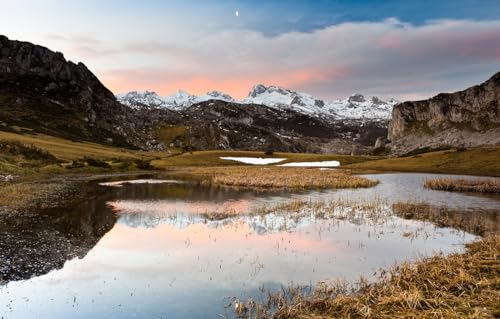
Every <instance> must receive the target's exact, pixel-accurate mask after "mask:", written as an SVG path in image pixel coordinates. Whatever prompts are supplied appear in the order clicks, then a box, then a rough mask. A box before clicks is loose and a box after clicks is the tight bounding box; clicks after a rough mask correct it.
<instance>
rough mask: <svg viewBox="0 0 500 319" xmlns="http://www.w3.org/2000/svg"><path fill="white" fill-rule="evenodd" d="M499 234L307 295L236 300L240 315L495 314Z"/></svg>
mask: <svg viewBox="0 0 500 319" xmlns="http://www.w3.org/2000/svg"><path fill="white" fill-rule="evenodd" d="M499 248H500V236H499V235H498V234H497V235H491V236H488V237H486V238H484V239H483V240H481V241H478V242H475V243H472V244H469V245H467V250H466V252H465V253H463V254H452V255H450V256H447V257H444V256H440V255H438V256H434V257H430V258H425V259H422V260H420V261H418V262H414V263H408V262H405V263H402V264H400V265H398V266H395V267H392V268H390V269H389V270H387V271H382V272H381V273H380V274H379V279H378V280H377V281H376V282H375V283H372V284H370V283H368V281H367V280H366V279H364V278H363V277H361V278H360V280H359V282H358V283H357V284H356V285H355V286H350V285H348V284H347V283H346V282H345V281H338V282H336V283H334V284H328V285H327V284H323V285H320V286H319V287H317V288H316V289H315V290H314V291H313V293H312V294H311V295H306V294H305V293H304V291H303V289H300V288H290V289H287V290H284V291H283V292H281V293H278V294H272V293H271V294H270V295H269V297H268V300H267V302H265V303H261V304H257V303H255V302H253V301H249V302H245V303H241V302H240V301H235V302H234V306H235V310H236V313H237V315H239V316H240V317H242V318H388V319H389V318H498V316H499V315H500V304H499V302H498V300H500V292H499V284H500V260H499Z"/></svg>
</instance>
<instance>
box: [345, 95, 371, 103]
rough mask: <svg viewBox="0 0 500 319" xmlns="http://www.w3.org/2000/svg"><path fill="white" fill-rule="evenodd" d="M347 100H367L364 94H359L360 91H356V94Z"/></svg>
mask: <svg viewBox="0 0 500 319" xmlns="http://www.w3.org/2000/svg"><path fill="white" fill-rule="evenodd" d="M347 100H348V101H349V102H358V103H360V102H365V101H366V99H365V96H364V95H363V94H359V93H355V94H353V95H351V96H350V97H349V98H348V99H347Z"/></svg>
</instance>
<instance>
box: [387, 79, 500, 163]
mask: <svg viewBox="0 0 500 319" xmlns="http://www.w3.org/2000/svg"><path fill="white" fill-rule="evenodd" d="M388 138H389V140H390V141H391V142H392V150H393V152H394V153H396V154H401V153H405V152H409V151H411V150H414V149H418V148H424V147H428V148H441V147H462V146H464V147H474V146H481V145H500V72H499V73H496V74H495V75H493V76H492V77H491V78H490V79H489V80H487V81H486V82H484V83H483V84H481V85H477V86H473V87H470V88H468V89H466V90H463V91H460V92H455V93H441V94H438V95H436V96H435V97H433V98H430V99H428V100H423V101H415V102H404V103H400V104H397V105H396V106H395V107H394V109H393V112H392V121H391V123H390V125H389V134H388Z"/></svg>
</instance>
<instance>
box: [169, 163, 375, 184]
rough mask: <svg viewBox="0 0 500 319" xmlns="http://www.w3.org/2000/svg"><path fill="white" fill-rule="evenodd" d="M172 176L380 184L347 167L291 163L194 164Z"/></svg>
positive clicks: (258, 181)
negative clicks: (294, 164) (287, 164)
mask: <svg viewBox="0 0 500 319" xmlns="http://www.w3.org/2000/svg"><path fill="white" fill-rule="evenodd" d="M167 175H168V176H169V177H171V178H186V179H194V180H199V181H201V182H202V183H205V184H211V185H224V186H235V187H249V188H262V189H269V188H274V189H276V188H287V189H308V188H316V189H322V188H365V187H372V186H375V185H377V184H378V182H377V181H373V180H369V179H367V178H364V177H361V176H355V175H351V174H350V173H349V172H347V171H343V170H319V169H310V168H291V167H254V166H231V167H210V168H203V167H192V168H187V169H184V170H179V169H177V170H175V171H173V172H170V173H168V174H167Z"/></svg>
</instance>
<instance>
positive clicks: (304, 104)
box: [243, 84, 397, 119]
mask: <svg viewBox="0 0 500 319" xmlns="http://www.w3.org/2000/svg"><path fill="white" fill-rule="evenodd" d="M243 103H254V104H263V105H266V106H269V107H272V108H276V109H283V108H287V109H292V110H295V111H297V112H300V113H305V114H309V115H313V116H320V117H324V116H330V117H331V116H333V117H337V118H339V117H340V118H367V119H389V118H390V117H391V113H392V108H393V106H394V105H395V104H396V103H397V101H396V100H395V99H390V100H388V101H383V100H381V99H380V98H378V97H376V96H373V97H365V96H364V95H362V94H353V95H351V96H350V97H348V98H347V99H344V100H335V101H329V102H328V101H323V100H319V99H315V98H314V97H313V96H311V95H309V94H305V93H300V92H294V91H290V90H287V89H284V88H280V87H277V86H269V87H266V86H264V85H262V84H257V85H255V86H254V87H253V89H252V90H251V91H250V93H249V94H248V97H247V98H245V99H244V100H243Z"/></svg>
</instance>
